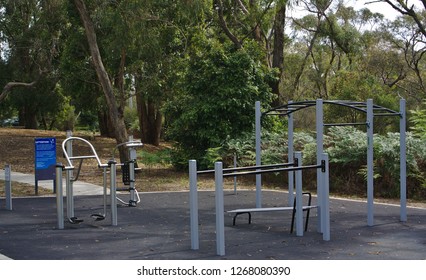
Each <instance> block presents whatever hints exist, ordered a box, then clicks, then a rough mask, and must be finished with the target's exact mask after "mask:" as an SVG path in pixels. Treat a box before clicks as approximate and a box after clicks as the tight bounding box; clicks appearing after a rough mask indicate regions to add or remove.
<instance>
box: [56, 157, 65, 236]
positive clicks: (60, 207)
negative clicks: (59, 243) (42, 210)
mask: <svg viewBox="0 0 426 280" xmlns="http://www.w3.org/2000/svg"><path fill="white" fill-rule="evenodd" d="M62 167H63V166H62V165H59V164H58V165H57V166H56V181H55V182H56V218H57V225H58V229H64V194H63V190H62Z"/></svg>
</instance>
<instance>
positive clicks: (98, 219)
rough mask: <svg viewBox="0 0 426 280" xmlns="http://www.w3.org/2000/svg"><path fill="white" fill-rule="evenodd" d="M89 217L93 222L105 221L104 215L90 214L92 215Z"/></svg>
mask: <svg viewBox="0 0 426 280" xmlns="http://www.w3.org/2000/svg"><path fill="white" fill-rule="evenodd" d="M90 217H92V218H93V219H95V221H102V220H105V215H102V214H92V215H90Z"/></svg>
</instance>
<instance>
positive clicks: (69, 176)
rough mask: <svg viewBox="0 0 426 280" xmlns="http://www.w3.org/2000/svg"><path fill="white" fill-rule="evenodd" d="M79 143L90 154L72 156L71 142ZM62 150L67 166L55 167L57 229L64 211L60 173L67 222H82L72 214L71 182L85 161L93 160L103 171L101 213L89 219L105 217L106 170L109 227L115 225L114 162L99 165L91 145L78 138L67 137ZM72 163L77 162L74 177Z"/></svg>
mask: <svg viewBox="0 0 426 280" xmlns="http://www.w3.org/2000/svg"><path fill="white" fill-rule="evenodd" d="M73 141H79V142H82V143H83V144H85V145H86V148H89V150H90V152H89V153H88V154H83V153H82V152H81V155H78V156H74V155H73V147H72V142H73ZM62 150H63V153H64V156H65V159H66V161H67V164H68V165H67V166H64V165H62V164H58V165H57V166H56V207H57V217H58V228H59V229H63V228H64V209H63V190H62V171H65V172H66V178H65V182H66V208H67V218H68V221H69V222H70V223H72V224H76V223H81V222H83V220H82V219H79V218H77V217H76V216H75V214H74V194H73V182H75V181H77V180H78V177H79V175H80V171H81V167H82V165H83V161H84V160H85V159H95V160H96V162H97V164H98V168H101V169H102V171H103V213H95V214H92V215H91V217H92V218H94V219H95V220H103V219H105V217H106V212H107V209H106V208H107V169H108V168H109V171H110V202H111V225H113V226H116V225H117V201H116V199H115V198H116V162H115V161H114V160H110V161H109V162H108V163H107V164H103V163H101V161H100V159H99V157H98V154H97V153H96V151H95V148H94V147H93V145H92V144H91V143H90V142H89V141H87V140H86V139H83V138H80V137H68V138H67V139H65V140H64V141H63V142H62ZM74 161H78V162H79V165H78V168H77V173H76V175H75V176H74V174H73V171H74V170H75V166H74V164H73V162H74Z"/></svg>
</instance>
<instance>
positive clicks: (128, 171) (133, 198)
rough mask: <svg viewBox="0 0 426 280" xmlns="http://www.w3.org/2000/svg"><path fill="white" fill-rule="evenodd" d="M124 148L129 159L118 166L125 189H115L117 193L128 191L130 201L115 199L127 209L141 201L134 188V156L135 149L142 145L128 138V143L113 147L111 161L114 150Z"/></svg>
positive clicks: (135, 156)
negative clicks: (127, 152)
mask: <svg viewBox="0 0 426 280" xmlns="http://www.w3.org/2000/svg"><path fill="white" fill-rule="evenodd" d="M121 146H125V147H126V148H127V149H128V150H129V157H130V160H129V161H126V162H123V163H121V164H118V166H121V172H122V177H123V180H122V181H123V183H124V185H125V186H127V187H122V188H117V191H128V192H129V193H130V199H129V202H125V201H123V200H122V199H121V198H119V197H117V200H118V201H119V202H121V203H122V204H123V205H126V206H129V207H136V205H137V204H138V203H139V202H140V201H141V200H140V197H139V194H138V191H137V190H136V187H135V182H136V178H135V171H136V170H137V161H136V158H137V154H136V148H138V147H142V146H143V144H142V142H141V141H140V140H133V137H132V136H130V137H129V141H128V142H125V143H121V144H118V145H117V146H115V148H114V149H113V151H112V159H113V160H114V156H115V152H116V150H117V149H118V148H119V147H121Z"/></svg>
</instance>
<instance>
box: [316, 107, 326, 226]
mask: <svg viewBox="0 0 426 280" xmlns="http://www.w3.org/2000/svg"><path fill="white" fill-rule="evenodd" d="M315 111H316V130H317V136H316V138H317V164H321V155H322V154H323V152H324V147H323V142H324V111H323V100H322V99H317V100H316V104H315ZM320 180H321V170H319V169H317V197H318V198H317V199H318V201H321V199H322V195H323V194H322V190H321V188H320V186H319V185H320V184H319V182H320ZM321 212H322V209H321V204H319V205H318V224H317V231H318V232H323V228H322V221H321V217H322V214H321Z"/></svg>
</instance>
